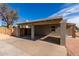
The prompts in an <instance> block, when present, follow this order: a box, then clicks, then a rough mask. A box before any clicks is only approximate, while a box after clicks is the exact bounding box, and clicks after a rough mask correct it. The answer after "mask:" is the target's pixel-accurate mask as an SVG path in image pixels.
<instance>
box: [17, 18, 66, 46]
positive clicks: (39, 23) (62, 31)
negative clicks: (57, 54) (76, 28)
mask: <svg viewBox="0 0 79 59" xmlns="http://www.w3.org/2000/svg"><path fill="white" fill-rule="evenodd" d="M44 25H45V26H47V25H49V26H50V25H53V26H56V25H59V27H60V43H61V45H64V44H65V39H66V21H65V20H63V18H54V19H43V20H40V21H34V22H25V23H19V24H18V28H19V29H20V28H26V29H28V28H29V29H30V35H31V40H33V39H34V38H35V31H36V30H35V27H36V26H37V27H39V26H41V27H42V26H44ZM19 29H18V31H19ZM40 29H42V28H40ZM20 31H22V30H20ZM22 32H23V33H24V30H23V31H22ZM19 34H21V33H20V32H19Z"/></svg>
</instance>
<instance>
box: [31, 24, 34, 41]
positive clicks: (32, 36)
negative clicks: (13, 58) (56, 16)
mask: <svg viewBox="0 0 79 59" xmlns="http://www.w3.org/2000/svg"><path fill="white" fill-rule="evenodd" d="M31 39H32V40H33V39H34V26H33V25H31Z"/></svg>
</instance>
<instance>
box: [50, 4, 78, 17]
mask: <svg viewBox="0 0 79 59" xmlns="http://www.w3.org/2000/svg"><path fill="white" fill-rule="evenodd" d="M70 5H71V6H70ZM76 12H79V4H75V5H72V4H69V7H67V8H64V9H61V10H60V11H58V12H57V13H55V14H53V15H51V16H49V18H52V17H55V16H64V17H65V16H67V15H69V14H72V13H76Z"/></svg>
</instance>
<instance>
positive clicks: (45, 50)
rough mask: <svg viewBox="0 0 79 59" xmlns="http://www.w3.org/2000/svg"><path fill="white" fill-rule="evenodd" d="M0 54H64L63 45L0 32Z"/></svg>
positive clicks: (65, 52) (65, 53)
mask: <svg viewBox="0 0 79 59" xmlns="http://www.w3.org/2000/svg"><path fill="white" fill-rule="evenodd" d="M0 55H1V56H66V55H67V51H66V48H65V47H64V46H59V45H56V44H53V43H48V42H44V41H40V40H37V41H31V40H27V39H21V38H17V37H12V36H8V35H4V34H0Z"/></svg>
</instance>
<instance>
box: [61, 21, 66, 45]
mask: <svg viewBox="0 0 79 59" xmlns="http://www.w3.org/2000/svg"><path fill="white" fill-rule="evenodd" d="M65 40H66V21H65V20H62V21H61V23H60V44H61V45H65Z"/></svg>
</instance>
